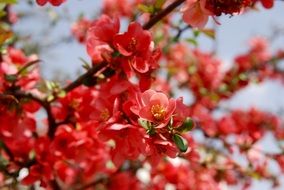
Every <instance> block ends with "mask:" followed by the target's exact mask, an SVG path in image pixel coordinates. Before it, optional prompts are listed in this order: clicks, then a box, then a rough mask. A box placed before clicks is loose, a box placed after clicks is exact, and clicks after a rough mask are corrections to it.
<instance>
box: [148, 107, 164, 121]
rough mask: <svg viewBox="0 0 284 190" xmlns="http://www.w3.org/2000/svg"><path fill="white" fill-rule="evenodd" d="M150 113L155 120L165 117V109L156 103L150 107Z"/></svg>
mask: <svg viewBox="0 0 284 190" xmlns="http://www.w3.org/2000/svg"><path fill="white" fill-rule="evenodd" d="M151 113H152V115H153V117H154V118H155V119H156V120H157V121H161V120H163V119H164V118H165V115H166V110H165V109H164V107H163V106H161V105H159V104H156V105H153V106H152V107H151Z"/></svg>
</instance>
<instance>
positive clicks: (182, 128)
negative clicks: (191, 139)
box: [178, 117, 195, 133]
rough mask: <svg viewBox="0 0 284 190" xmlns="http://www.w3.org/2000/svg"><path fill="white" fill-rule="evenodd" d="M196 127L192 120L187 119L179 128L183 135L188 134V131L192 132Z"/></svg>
mask: <svg viewBox="0 0 284 190" xmlns="http://www.w3.org/2000/svg"><path fill="white" fill-rule="evenodd" d="M194 126H195V123H194V121H193V119H192V118H190V117H187V118H186V119H185V120H184V122H183V124H182V125H181V126H180V127H179V128H178V131H179V132H181V133H186V132H188V131H191V130H192V129H193V127H194Z"/></svg>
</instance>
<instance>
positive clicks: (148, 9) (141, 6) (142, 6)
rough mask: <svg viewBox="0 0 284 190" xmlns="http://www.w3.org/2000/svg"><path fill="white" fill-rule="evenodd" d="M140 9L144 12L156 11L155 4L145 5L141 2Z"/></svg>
mask: <svg viewBox="0 0 284 190" xmlns="http://www.w3.org/2000/svg"><path fill="white" fill-rule="evenodd" d="M137 7H138V9H139V10H140V11H141V12H143V13H154V11H155V8H154V6H153V5H149V6H147V5H144V4H139V5H138V6H137Z"/></svg>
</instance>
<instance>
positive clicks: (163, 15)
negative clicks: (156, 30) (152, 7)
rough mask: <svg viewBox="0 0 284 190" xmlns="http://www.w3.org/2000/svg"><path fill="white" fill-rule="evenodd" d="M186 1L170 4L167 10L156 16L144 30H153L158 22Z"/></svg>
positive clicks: (181, 0)
mask: <svg viewBox="0 0 284 190" xmlns="http://www.w3.org/2000/svg"><path fill="white" fill-rule="evenodd" d="M183 2H185V0H176V1H174V2H173V3H172V4H170V5H169V6H168V7H166V8H165V9H163V10H161V11H160V12H158V13H157V14H156V15H154V16H153V17H152V18H151V19H150V20H149V21H148V22H147V23H146V24H145V25H144V26H143V28H144V29H145V30H149V29H150V28H152V27H153V26H154V25H155V24H156V23H157V22H159V21H160V20H161V19H162V18H164V17H165V16H167V15H168V14H169V13H171V12H172V11H173V10H174V9H175V8H177V7H178V6H180V5H181V4H182V3H183Z"/></svg>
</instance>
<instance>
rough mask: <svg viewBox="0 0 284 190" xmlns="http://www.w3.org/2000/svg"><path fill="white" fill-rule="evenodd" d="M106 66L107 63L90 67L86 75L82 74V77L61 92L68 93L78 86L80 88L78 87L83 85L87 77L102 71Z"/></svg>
mask: <svg viewBox="0 0 284 190" xmlns="http://www.w3.org/2000/svg"><path fill="white" fill-rule="evenodd" d="M106 66H107V63H106V62H103V63H101V64H98V65H96V66H94V67H92V68H91V69H89V70H88V71H87V72H86V73H84V74H83V75H81V76H79V77H78V78H77V79H76V80H75V81H73V82H72V83H70V84H68V85H67V86H66V87H64V88H63V90H64V91H65V92H69V91H71V90H73V89H75V88H77V87H78V86H80V85H82V84H83V83H84V80H85V79H87V78H89V77H92V76H93V75H94V74H96V73H97V72H99V71H100V70H101V69H103V68H104V67H106Z"/></svg>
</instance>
